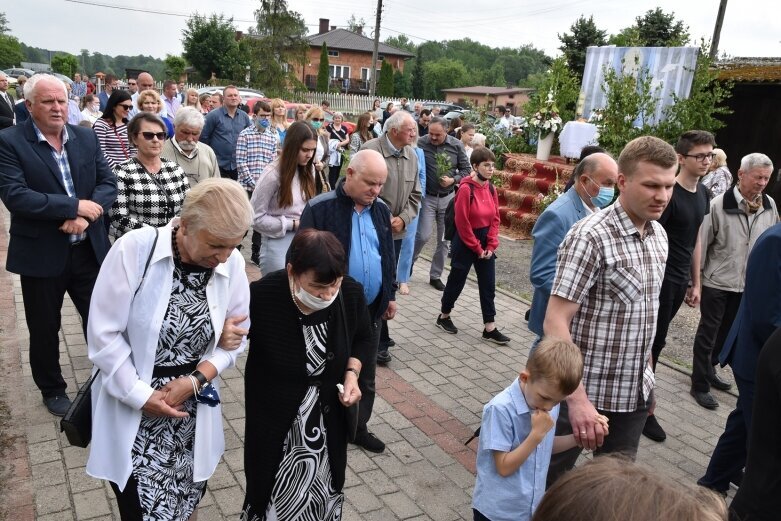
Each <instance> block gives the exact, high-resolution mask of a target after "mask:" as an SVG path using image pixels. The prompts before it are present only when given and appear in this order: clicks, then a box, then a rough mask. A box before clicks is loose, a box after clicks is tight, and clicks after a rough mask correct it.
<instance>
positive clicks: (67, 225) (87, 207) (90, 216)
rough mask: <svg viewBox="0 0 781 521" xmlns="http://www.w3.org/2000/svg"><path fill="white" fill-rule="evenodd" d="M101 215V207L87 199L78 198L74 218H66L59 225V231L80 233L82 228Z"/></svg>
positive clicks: (85, 227)
mask: <svg viewBox="0 0 781 521" xmlns="http://www.w3.org/2000/svg"><path fill="white" fill-rule="evenodd" d="M101 215H103V207H102V206H100V205H99V204H98V203H96V202H93V201H89V200H87V199H79V206H78V208H77V209H76V217H75V218H74V219H66V220H65V221H64V222H63V223H62V225H61V226H60V231H61V232H63V233H67V234H68V235H80V234H82V233H84V230H86V229H87V227H88V226H89V225H90V223H92V222H95V221H96V220H97V219H98V218H99V217H100V216H101Z"/></svg>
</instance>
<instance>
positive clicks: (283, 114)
mask: <svg viewBox="0 0 781 521" xmlns="http://www.w3.org/2000/svg"><path fill="white" fill-rule="evenodd" d="M270 105H271V126H272V128H274V129H275V130H276V131H277V135H278V136H279V145H280V146H282V145H284V144H285V134H286V133H287V129H288V127H289V126H290V123H288V121H287V108H286V107H285V102H284V101H282V100H281V99H279V98H274V99H273V100H271V102H270Z"/></svg>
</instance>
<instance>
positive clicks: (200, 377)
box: [190, 369, 209, 390]
mask: <svg viewBox="0 0 781 521" xmlns="http://www.w3.org/2000/svg"><path fill="white" fill-rule="evenodd" d="M190 376H191V377H193V378H194V379H195V380H196V381H197V382H198V390H201V389H203V388H204V386H206V384H208V383H209V380H208V379H207V378H206V375H205V374H203V373H202V372H200V371H199V370H198V369H196V370H195V371H193V372H192V373H190Z"/></svg>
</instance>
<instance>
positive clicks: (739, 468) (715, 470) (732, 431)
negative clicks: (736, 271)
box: [697, 224, 781, 493]
mask: <svg viewBox="0 0 781 521" xmlns="http://www.w3.org/2000/svg"><path fill="white" fill-rule="evenodd" d="M779 294H781V224H776V225H774V226H773V227H772V228H769V229H768V230H767V231H766V232H765V233H763V234H762V235H761V236H760V237H759V239H757V242H756V244H754V248H753V249H752V250H751V253H750V254H749V256H748V264H747V265H746V286H745V289H744V291H743V298H742V299H741V301H740V307H739V308H738V314H737V317H736V318H735V321H734V322H733V323H732V328H731V329H730V332H729V334H728V335H727V340H725V342H724V347H723V349H722V351H721V356H720V357H719V361H720V362H721V364H722V365H726V364H729V365H730V367H732V373H733V374H734V376H735V383H736V384H737V386H738V401H737V403H736V404H735V410H733V411H732V412H731V413H730V415H729V417H728V418H727V424H726V426H725V427H724V433H723V434H722V435H721V437H720V438H719V441H718V443H717V444H716V448H715V449H714V450H713V455H712V456H711V459H710V463H708V470H707V471H706V472H705V475H704V476H703V477H701V478H700V479H699V481H697V483H698V484H699V485H701V486H704V487H708V488H710V489H713V490H715V491H717V492H721V493H726V492H727V490H728V489H729V484H730V482H732V483H735V484H737V485H739V484H740V481H741V479H742V474H743V467H744V466H745V464H746V446H747V441H748V432H749V428H750V427H751V413H752V407H753V405H754V381H755V375H756V373H757V359H758V358H759V352H760V350H761V349H762V346H763V345H765V342H767V340H768V338H770V335H772V334H773V332H774V331H775V330H776V329H777V328H779V327H781V299H779V298H778V295H779Z"/></svg>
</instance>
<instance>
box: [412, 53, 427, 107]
mask: <svg viewBox="0 0 781 521" xmlns="http://www.w3.org/2000/svg"><path fill="white" fill-rule="evenodd" d="M424 74H425V72H424V69H423V47H422V46H421V47H418V53H417V55H416V57H415V65H414V66H413V67H412V97H413V98H417V99H421V98H423V87H424V82H423V79H424V78H423V75H424Z"/></svg>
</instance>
